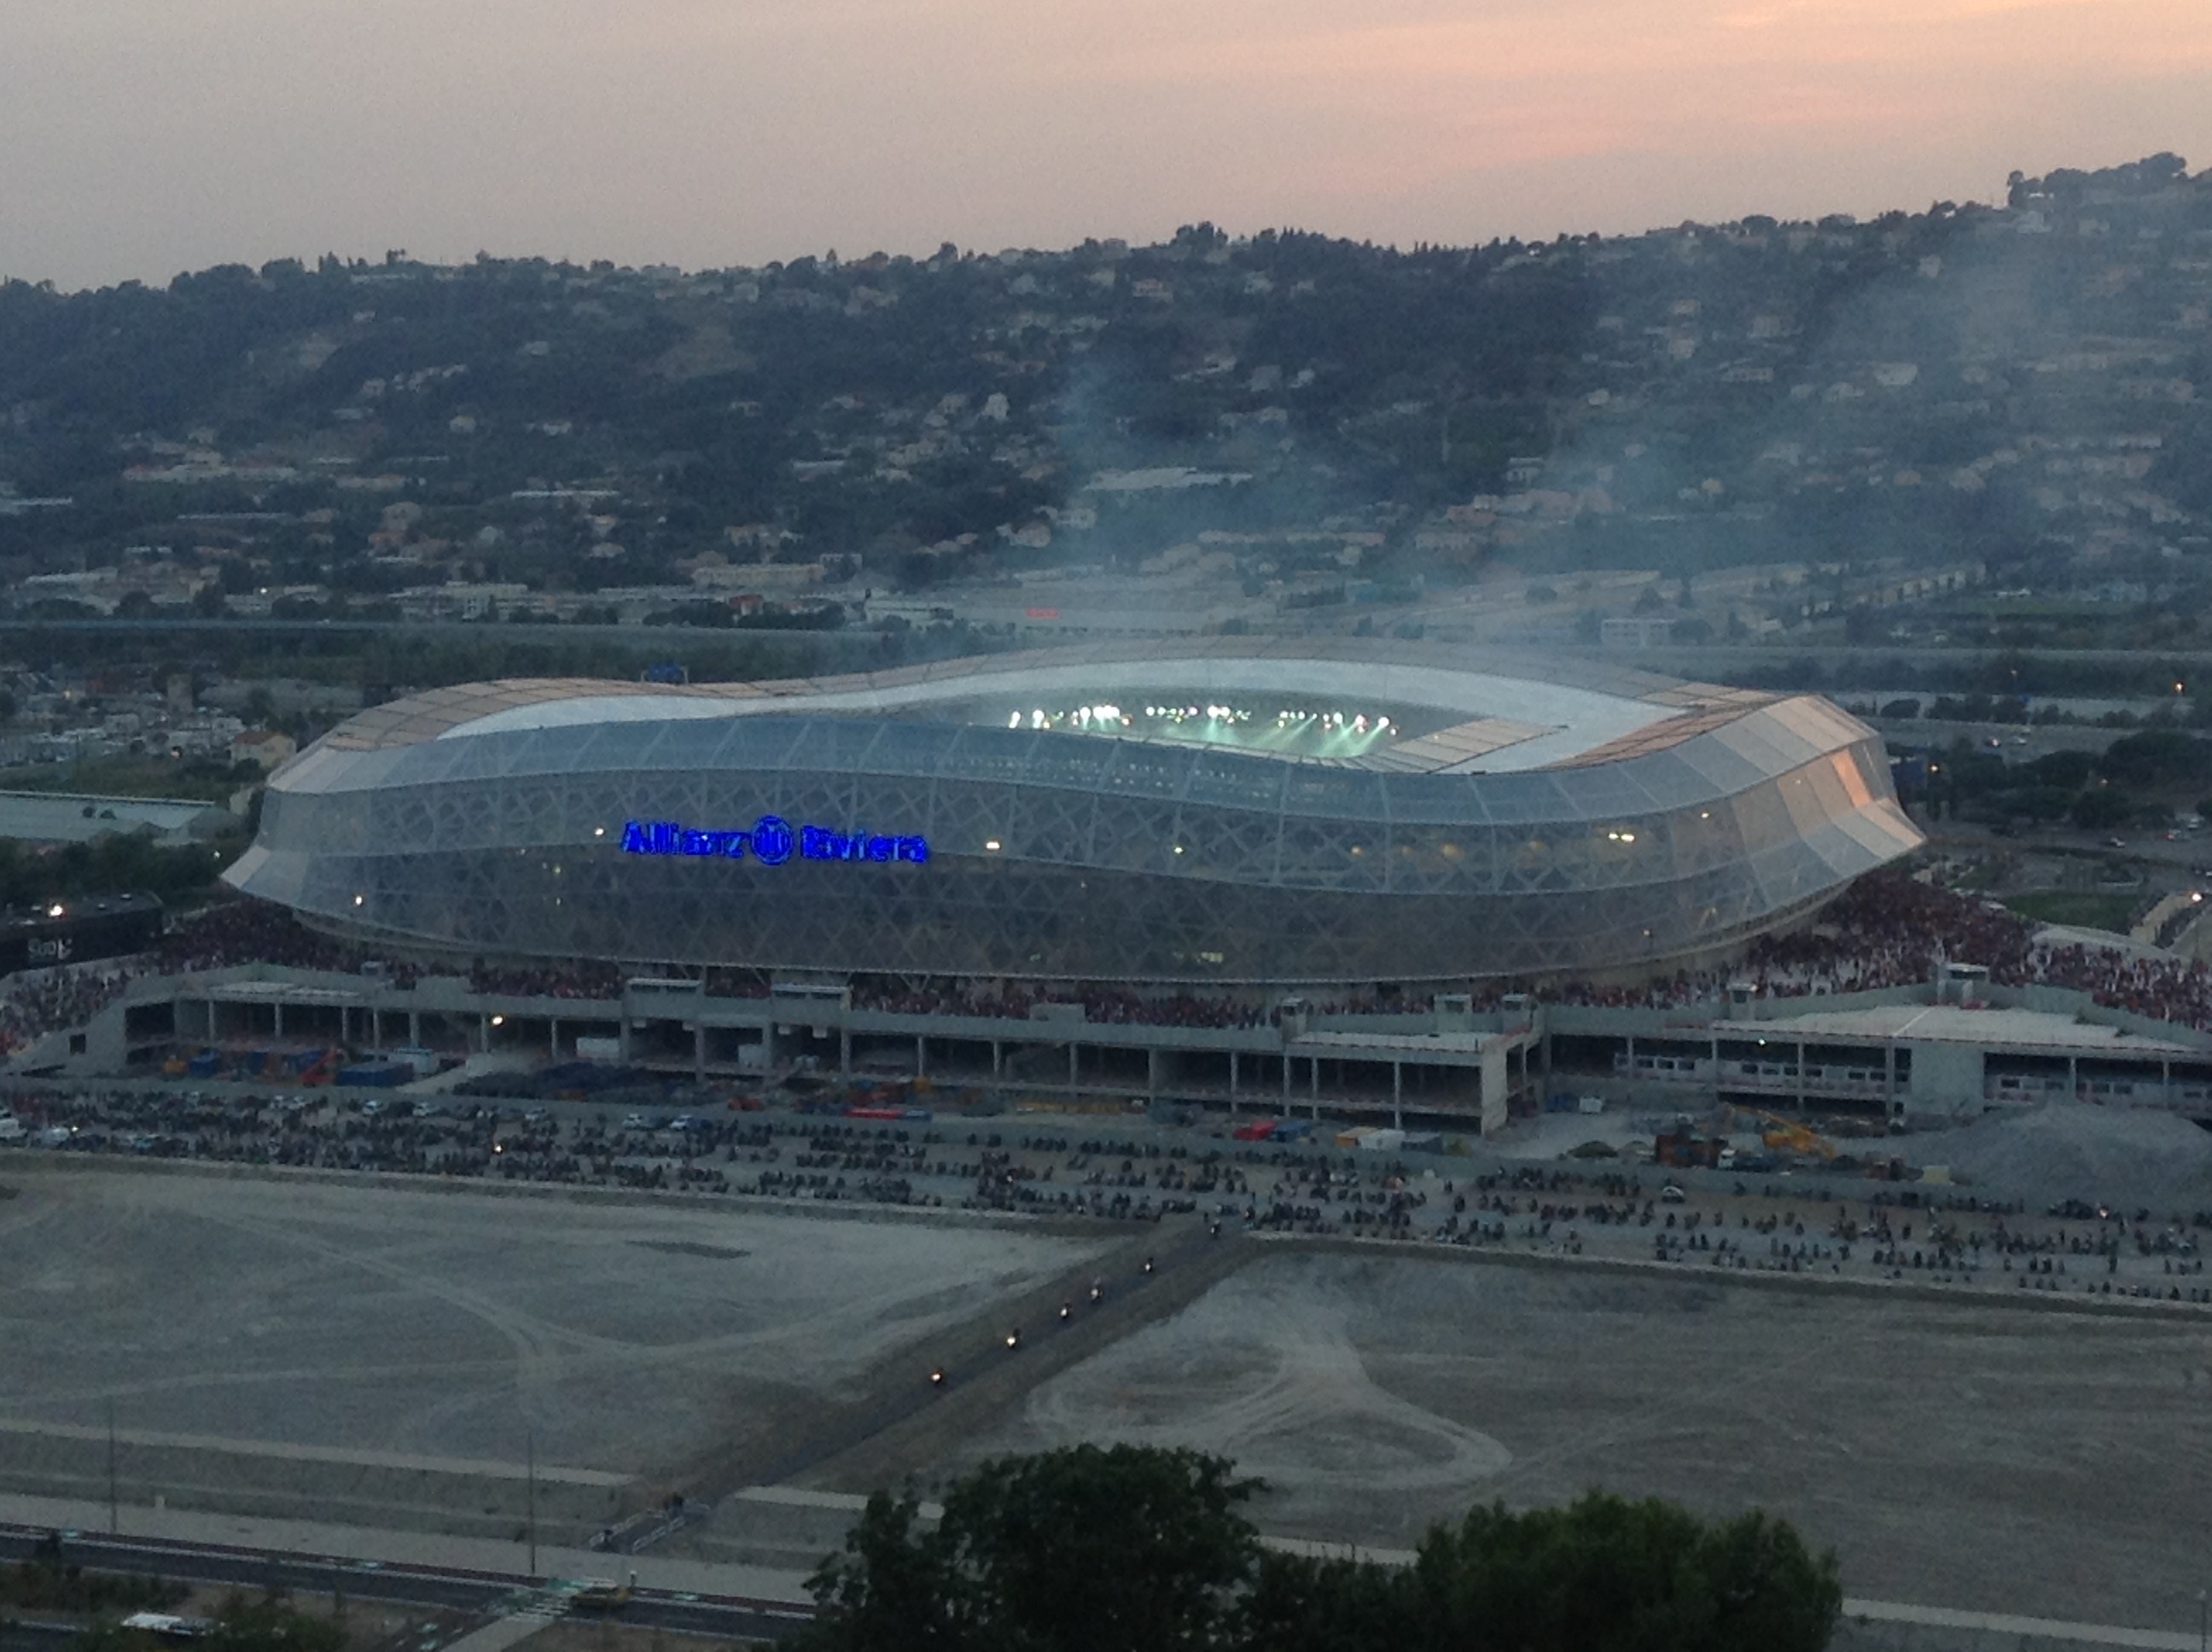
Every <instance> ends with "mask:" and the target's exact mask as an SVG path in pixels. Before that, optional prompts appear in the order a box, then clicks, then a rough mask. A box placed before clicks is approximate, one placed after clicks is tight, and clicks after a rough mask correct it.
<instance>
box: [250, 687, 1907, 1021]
mask: <svg viewBox="0 0 2212 1652" xmlns="http://www.w3.org/2000/svg"><path fill="white" fill-rule="evenodd" d="M990 665H991V669H993V670H994V671H1003V670H1004V669H1005V665H1004V662H1003V661H994V662H990ZM1490 669H1491V670H1492V671H1495V670H1496V667H1495V665H1492V666H1491V667H1490ZM931 670H932V671H934V672H935V673H937V674H939V676H942V675H944V674H945V672H946V667H945V666H944V665H938V666H934V667H933V668H931ZM1649 681H1656V679H1645V680H1644V682H1649ZM1644 682H1639V683H1638V684H1637V685H1636V686H1637V687H1638V689H1642V688H1644ZM556 686H557V685H552V684H538V683H533V684H530V685H527V690H526V692H525V693H520V694H518V693H517V692H515V691H514V690H513V689H511V688H510V687H509V685H488V686H487V687H486V688H485V689H477V690H467V689H455V690H445V691H442V695H441V698H440V700H439V701H438V703H437V704H436V705H435V706H434V707H431V708H427V710H426V708H422V707H420V706H416V705H414V704H413V702H401V704H400V705H399V706H398V707H391V708H378V709H377V710H376V711H375V712H372V713H368V714H363V720H370V719H374V720H375V722H376V726H374V727H372V728H367V729H364V728H363V727H362V726H360V723H361V721H363V720H357V721H356V724H349V725H347V726H345V727H343V728H341V729H339V730H337V731H336V732H334V733H333V734H332V735H331V736H330V737H328V738H326V739H325V740H324V741H322V742H319V743H318V744H316V745H315V746H313V747H311V748H310V749H309V750H307V751H306V752H303V753H301V755H300V756H299V757H297V758H295V760H294V761H293V762H291V763H290V764H289V765H288V766H287V767H286V768H283V769H282V770H281V771H279V773H278V774H276V776H275V777H274V779H273V780H272V782H271V785H270V791H269V793H268V796H267V798H266V799H265V803H264V811H263V816H262V823H261V831H260V835H259V838H258V841H257V842H256V843H255V845H254V846H253V847H252V849H250V850H249V851H248V852H247V853H246V856H245V857H244V858H243V859H241V860H240V862H239V863H238V865H236V866H234V868H232V870H231V872H229V873H228V877H229V878H230V880H231V881H232V882H233V883H234V884H236V885H237V886H238V887H239V888H240V889H242V890H246V892H248V893H250V894H253V895H257V896H265V897H267V898H270V899H272V900H275V901H278V902H283V903H284V904H285V905H287V906H289V907H292V908H295V909H296V910H297V911H299V912H300V913H301V915H302V916H304V917H306V918H307V919H309V920H312V921H319V922H322V923H325V924H327V925H337V926H344V927H347V928H349V929H352V930H355V931H357V932H363V933H367V934H371V935H381V936H383V937H386V938H389V939H390V940H391V941H392V943H393V944H403V945H416V946H431V947H435V948H439V949H445V950H451V951H458V952H463V953H467V954H471V955H481V956H485V957H514V958H526V957H543V958H569V957H596V958H607V959H614V960H620V961H624V962H632V963H640V964H692V965H698V964H729V965H738V966H752V967H759V968H770V969H793V970H822V971H829V972H838V973H847V972H868V973H873V974H899V973H911V974H915V975H975V976H992V977H995V976H1027V977H1042V978H1052V979H1076V980H1086V981H1134V982H1143V981H1224V982H1230V981H1240V982H1241V981H1261V982H1281V983H1285V984H1290V983H1352V982H1363V981H1383V980H1388V981H1418V980H1429V981H1450V980H1467V979H1473V978H1480V977H1483V976H1494V975H1514V976H1528V975H1553V974H1562V973H1573V974H1580V973H1587V972H1590V971H1595V970H1601V969H1615V968H1620V967H1622V966H1625V965H1630V964H1635V963H1647V962H1650V963H1656V962H1659V961H1662V960H1665V959H1668V958H1670V957H1680V956H1686V955H1691V954H1695V953H1700V952H1705V951H1712V950H1715V949H1717V948H1720V947H1723V946H1725V945H1727V944H1730V943H1732V942H1734V941H1735V940H1738V939H1741V938H1745V937H1747V936H1749V935H1751V934H1753V933H1756V932H1759V931H1760V930H1763V929H1766V928H1770V927H1772V926H1776V925H1778V924H1780V923H1782V922H1784V921H1787V920H1790V919H1792V918H1794V917H1796V915H1798V914H1802V913H1803V912H1804V911H1806V910H1807V909H1808V908H1810V907H1811V906H1813V905H1815V904H1817V903H1818V902H1820V901H1821V900H1823V899H1825V898H1826V897H1827V896H1830V895H1832V894H1833V893H1834V892H1836V891H1837V890H1838V889H1840V888H1841V887H1842V886H1843V885H1844V884H1846V883H1848V882H1849V881H1850V879H1851V878H1854V877H1856V876H1857V875H1858V874H1860V873H1862V872H1867V871H1870V870H1872V869H1873V868H1875V867H1876V866H1879V865H1883V864H1884V863H1886V862H1887V861H1890V860H1892V859H1896V858H1897V857H1898V856H1899V855H1902V854H1904V853H1907V852H1908V851H1910V850H1911V849H1912V848H1913V847H1917V845H1918V843H1919V842H1920V841H1921V839H1920V835H1919V833H1918V832H1917V829H1915V828H1914V827H1913V826H1912V825H1911V823H1910V822H1909V821H1908V820H1907V819H1906V818H1905V816H1904V814H1903V813H1902V811H1900V810H1899V808H1898V806H1897V804H1896V801H1895V799H1894V797H1893V793H1892V792H1891V788H1890V780H1889V770H1888V763H1887V757H1886V756H1885V754H1884V752H1883V750H1882V749H1881V742H1880V740H1879V739H1878V738H1876V737H1875V735H1874V734H1873V733H1872V732H1870V731H1869V730H1868V729H1866V728H1865V727H1864V726H1863V725H1860V724H1858V723H1857V722H1856V721H1854V720H1852V719H1850V718H1849V717H1848V716H1846V715H1844V714H1843V713H1841V712H1840V711H1838V710H1837V709H1836V708H1834V707H1833V706H1831V705H1829V704H1827V703H1826V702H1825V701H1818V700H1814V699H1810V698H1791V699H1780V700H1773V699H1767V698H1765V697H1763V696H1751V695H1740V694H1736V693H1735V691H1728V690H1717V691H1714V693H1715V697H1716V698H1717V696H1719V695H1724V694H1734V695H1735V699H1734V700H1733V701H1730V702H1727V703H1723V704H1715V703H1714V702H1713V700H1711V699H1708V700H1703V701H1692V702H1690V703H1688V704H1687V705H1686V706H1685V707H1684V708H1682V709H1681V710H1680V712H1679V713H1676V712H1674V711H1673V710H1669V712H1668V720H1666V721H1663V722H1660V723H1657V724H1655V725H1650V726H1644V727H1641V728H1638V729H1637V730H1636V731H1635V732H1632V734H1631V735H1629V736H1627V737H1626V738H1622V739H1620V740H1618V741H1616V742H1614V743H1613V745H1614V747H1615V748H1616V749H1613V750H1608V749H1607V747H1606V746H1605V745H1603V744H1601V745H1600V746H1598V747H1596V748H1595V749H1593V750H1589V751H1588V752H1586V753H1584V754H1583V755H1582V756H1578V757H1577V758H1576V759H1574V760H1572V761H1570V762H1565V763H1562V764H1554V765H1553V766H1549V767H1543V768H1530V769H1525V770H1522V771H1519V772H1507V773H1482V772H1468V771H1465V770H1463V769H1459V768H1451V769H1449V770H1447V769H1445V768H1435V769H1431V770H1430V771H1428V772H1418V771H1416V772H1400V771H1398V770H1396V769H1394V768H1389V767H1386V766H1381V765H1377V766H1375V767H1361V766H1358V765H1353V764H1336V765H1332V764H1327V763H1319V762H1307V761H1297V760H1286V759H1285V758H1284V757H1281V756H1275V755H1270V754H1267V753H1264V752H1255V751H1243V750H1233V749H1228V748H1224V747H1220V746H1177V745H1170V744H1161V743H1157V742H1152V743H1147V742H1142V741H1135V740H1120V739H1115V738H1104V737H1101V736H1099V735H1097V734H1094V733H1083V732H1060V731H1054V730H1037V731H1033V730H1019V729H1009V728H1005V727H992V726H976V725H973V724H962V723H957V722H947V721H937V720H927V719H926V718H917V717H915V716H914V715H912V714H902V713H901V712H898V711H895V710H894V711H889V712H885V711H864V710H855V711H853V712H850V713H837V712H834V711H817V712H810V713H797V712H793V711H786V710H783V709H781V708H778V706H777V705H776V703H775V702H776V701H777V700H779V699H783V698H786V697H787V696H785V695H780V694H770V693H767V692H764V691H763V689H759V688H747V689H724V690H720V693H722V694H724V695H727V696H728V697H727V699H726V701H725V703H726V704H728V705H729V707H730V708H731V709H730V713H729V714H727V715H721V714H715V715H709V716H703V717H702V716H699V715H696V714H694V715H684V716H676V717H669V718H665V719H655V718H645V719H636V718H635V717H632V718H629V719H625V720H619V721H606V722H599V723H594V722H592V721H590V720H585V721H581V722H567V721H561V720H552V721H550V724H549V726H527V724H526V723H525V725H524V726H516V725H515V724H514V723H513V720H511V719H502V720H495V721H494V722H493V723H492V725H491V726H490V730H489V732H471V731H470V728H469V722H470V720H471V719H470V716H469V715H468V714H467V712H468V710H469V708H471V707H472V706H473V707H482V708H486V709H487V710H488V709H489V708H495V707H497V706H499V705H506V706H514V705H528V704H532V703H538V702H542V701H559V700H560V699H562V695H561V694H560V693H557V692H555V691H554V690H555V689H556ZM621 686H622V685H608V684H603V683H574V684H570V685H568V691H567V697H568V698H570V699H580V698H585V697H588V696H592V695H605V694H606V693H607V692H608V691H609V689H610V687H613V688H617V689H619V688H620V687H621ZM779 686H780V685H779ZM1681 687H1682V685H1679V684H1669V685H1665V689H1664V690H1663V691H1665V692H1677V691H1679V690H1680V689H1681ZM502 689H506V690H507V692H506V693H505V694H504V695H501V693H500V691H501V690H502ZM471 695H473V696H474V697H473V698H471ZM794 697H795V696H794ZM1637 697H1638V699H1640V700H1643V701H1645V702H1646V703H1650V704H1660V703H1667V704H1669V705H1670V706H1671V705H1672V704H1674V703H1676V702H1671V701H1668V702H1662V701H1661V700H1660V697H1659V694H1658V693H1656V692H1650V691H1646V692H1644V693H1640V694H1638V696H1637ZM807 698H808V700H809V702H810V703H815V704H818V703H820V701H821V696H820V695H810V696H807ZM456 707H458V708H459V709H460V712H461V713H462V714H460V715H459V716H458V717H456V716H455V715H454V714H453V710H454V708H456ZM637 709H640V710H642V709H644V708H642V707H641V708H637ZM1502 709H1503V710H1504V713H1505V714H1508V715H1510V709H1511V708H1502ZM1668 731H1672V732H1673V733H1674V736H1675V738H1671V739H1669V738H1662V733H1663V732H1668ZM632 823H641V824H642V825H643V826H645V827H647V828H650V827H653V826H656V825H658V826H664V827H666V828H669V829H671V830H672V832H673V834H674V835H668V834H666V833H664V834H663V835H662V836H660V837H659V838H658V839H655V838H653V837H652V836H651V835H649V833H647V834H641V833H640V832H633V831H630V830H629V827H630V826H631V825H632ZM773 823H781V824H782V826H783V827H784V828H785V829H787V832H788V834H789V835H790V845H791V846H792V847H791V848H790V852H789V853H787V854H785V855H781V856H779V855H777V854H776V853H775V848H776V847H777V844H778V842H779V840H778V838H777V837H776V834H775V829H774V824H773ZM810 827H811V828H814V829H816V831H815V835H811V836H808V835H805V831H806V829H807V828H810ZM686 834H688V835H689V837H688V839H687V837H686V836H685V835H686ZM878 840H879V841H881V842H882V843H883V844H884V845H890V846H905V847H890V848H888V849H887V850H886V853H884V854H883V855H881V856H876V855H873V854H872V851H871V848H870V845H871V844H872V843H873V842H876V841H878ZM626 842H627V844H628V845H629V847H625V844H626ZM656 842H657V843H659V844H660V845H661V846H662V847H663V849H664V850H665V852H659V853H641V852H640V848H639V846H640V845H641V844H648V845H649V844H652V843H656ZM825 846H836V847H837V852H836V853H835V854H831V853H827V852H826V851H825ZM915 846H921V847H919V848H917V847H915ZM817 851H825V852H823V853H817Z"/></svg>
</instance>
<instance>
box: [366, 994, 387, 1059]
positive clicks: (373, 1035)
mask: <svg viewBox="0 0 2212 1652" xmlns="http://www.w3.org/2000/svg"><path fill="white" fill-rule="evenodd" d="M368 1047H369V1048H371V1049H373V1050H380V1049H382V1048H384V1011H382V1010H381V1009H380V1008H378V1007H377V1006H375V1005H370V1006H369V1011H368Z"/></svg>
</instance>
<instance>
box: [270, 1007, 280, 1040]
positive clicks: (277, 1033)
mask: <svg viewBox="0 0 2212 1652" xmlns="http://www.w3.org/2000/svg"><path fill="white" fill-rule="evenodd" d="M269 1008H270V1011H271V1012H272V1013H273V1014H274V1015H275V1017H276V1031H275V1033H274V1034H273V1035H271V1036H274V1037H277V1038H282V1037H283V1036H284V1000H283V999H281V998H280V999H276V1001H275V1002H274V1003H272V1004H270V1006H269Z"/></svg>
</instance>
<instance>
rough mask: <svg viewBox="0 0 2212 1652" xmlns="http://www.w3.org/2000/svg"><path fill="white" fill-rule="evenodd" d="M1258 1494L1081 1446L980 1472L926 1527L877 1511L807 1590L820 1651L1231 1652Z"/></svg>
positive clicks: (1143, 1455) (1191, 1464)
mask: <svg viewBox="0 0 2212 1652" xmlns="http://www.w3.org/2000/svg"><path fill="white" fill-rule="evenodd" d="M1255 1489H1256V1488H1255V1483H1254V1482H1252V1481H1249V1480H1240V1479H1236V1478H1235V1474H1234V1468H1233V1466H1232V1465H1231V1463H1230V1462H1229V1461H1227V1460H1226V1459H1225V1458H1221V1457H1209V1456H1205V1455H1200V1453H1197V1452H1194V1451H1158V1450H1146V1449H1139V1448H1137V1447H1133V1446H1118V1445H1117V1446H1110V1447H1099V1446H1094V1445H1082V1446H1076V1447H1073V1448H1071V1449H1066V1450H1061V1451H1052V1452H1046V1453H1044V1454H1042V1455H1038V1456H1033V1457H1004V1458H999V1459H996V1460H994V1461H990V1462H987V1463H985V1464H984V1465H983V1466H982V1467H981V1468H979V1469H977V1470H976V1471H975V1473H973V1474H970V1475H969V1476H968V1477H967V1478H966V1479H963V1480H961V1481H960V1482H959V1483H958V1484H957V1485H955V1486H954V1487H953V1488H952V1489H951V1491H949V1492H947V1493H946V1495H945V1516H944V1519H943V1520H942V1521H940V1522H939V1525H938V1527H936V1529H935V1530H934V1531H927V1530H924V1529H922V1527H921V1515H920V1509H919V1505H918V1504H917V1503H915V1499H914V1498H913V1497H912V1496H911V1495H908V1496H907V1497H902V1498H900V1499H896V1500H894V1499H893V1498H891V1497H888V1496H885V1495H884V1494H882V1493H878V1495H877V1496H876V1497H872V1498H871V1499H870V1500H869V1503H868V1506H867V1509H866V1513H865V1514H864V1515H862V1516H861V1519H860V1524H859V1525H858V1526H857V1527H855V1528H854V1531H853V1533H852V1534H851V1535H850V1536H849V1537H848V1539H847V1540H846V1545H845V1550H844V1552H842V1554H839V1555H836V1556H833V1557H831V1558H830V1559H829V1560H828V1561H826V1562H825V1563H823V1567H822V1569H821V1570H819V1571H818V1572H817V1573H816V1575H815V1576H814V1578H813V1579H812V1580H811V1584H810V1587H811V1588H812V1590H813V1592H814V1594H815V1598H816V1599H817V1600H819V1601H820V1602H821V1603H822V1606H823V1615H822V1617H821V1618H820V1619H818V1620H817V1623H816V1624H815V1625H814V1626H813V1628H812V1629H811V1631H809V1634H808V1636H807V1637H806V1638H805V1642H804V1644H805V1645H806V1646H807V1647H809V1648H811V1649H817V1652H832V1649H834V1652H891V1649H894V1648H896V1649H900V1652H907V1649H924V1648H940V1647H941V1648H961V1649H969V1648H972V1649H977V1652H985V1649H987V1652H1176V1649H1189V1652H1200V1649H1206V1648H1227V1647H1231V1646H1233V1645H1234V1644H1236V1641H1235V1639H1234V1638H1233V1635H1232V1631H1233V1626H1234V1618H1233V1613H1232V1595H1233V1592H1234V1591H1235V1590H1236V1589H1237V1588H1238V1587H1239V1586H1240V1585H1241V1584H1242V1583H1243V1581H1244V1579H1245V1577H1246V1576H1247V1574H1248V1573H1249V1570H1250V1568H1251V1565H1252V1563H1253V1558H1254V1556H1255V1554H1256V1552H1257V1537H1256V1534H1255V1533H1254V1531H1253V1528H1252V1527H1251V1525H1250V1523H1249V1521H1246V1520H1245V1519H1244V1518H1243V1516H1242V1515H1240V1514H1238V1513H1237V1504H1238V1503H1242V1502H1243V1501H1244V1500H1245V1499H1246V1498H1248V1497H1250V1496H1251V1495H1252V1493H1253V1491H1254V1490H1255Z"/></svg>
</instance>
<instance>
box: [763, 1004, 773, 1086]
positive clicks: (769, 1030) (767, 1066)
mask: <svg viewBox="0 0 2212 1652" xmlns="http://www.w3.org/2000/svg"><path fill="white" fill-rule="evenodd" d="M761 1071H762V1072H774V1071H775V1017H774V1016H770V1017H769V1018H768V1019H767V1020H766V1021H765V1022H763V1023H761Z"/></svg>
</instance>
